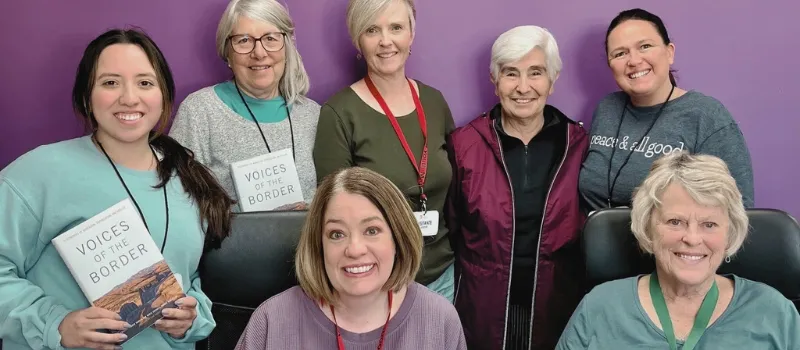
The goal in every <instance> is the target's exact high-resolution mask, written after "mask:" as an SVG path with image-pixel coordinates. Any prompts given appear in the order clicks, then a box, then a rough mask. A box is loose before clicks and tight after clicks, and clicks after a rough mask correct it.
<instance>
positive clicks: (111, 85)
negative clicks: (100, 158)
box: [91, 44, 164, 143]
mask: <svg viewBox="0 0 800 350" xmlns="http://www.w3.org/2000/svg"><path fill="white" fill-rule="evenodd" d="M163 110H164V102H163V93H162V91H161V86H160V84H159V80H158V79H157V77H156V72H155V69H154V68H153V65H152V63H151V62H150V60H149V59H148V58H147V55H146V54H145V52H144V50H142V48H140V47H139V46H137V45H133V44H114V45H110V46H108V47H106V48H105V49H104V50H103V52H102V53H101V54H100V57H99V58H98V60H97V67H96V69H95V77H94V87H93V88H92V93H91V111H92V114H93V116H94V118H95V120H97V138H98V140H99V141H100V142H122V143H136V142H142V141H143V140H144V141H145V142H146V140H147V138H148V135H149V133H150V131H151V130H153V128H154V127H155V125H156V124H157V123H158V121H159V119H160V118H161V117H162V112H163Z"/></svg>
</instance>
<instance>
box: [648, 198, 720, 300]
mask: <svg viewBox="0 0 800 350" xmlns="http://www.w3.org/2000/svg"><path fill="white" fill-rule="evenodd" d="M661 202H662V204H661V207H660V208H658V209H655V211H654V213H653V217H652V223H651V225H652V228H653V229H654V230H655V232H654V237H653V252H654V254H655V257H656V265H657V267H658V272H659V274H661V273H663V274H665V275H667V276H671V278H672V279H674V280H676V281H678V282H679V283H682V284H685V285H699V284H701V283H704V282H706V281H708V280H709V279H711V278H714V275H715V274H716V271H717V268H719V266H720V264H722V260H723V259H724V258H725V250H726V245H727V237H728V229H729V224H730V220H729V218H728V215H727V214H726V212H725V210H724V209H723V208H720V207H710V206H704V205H701V204H699V203H697V202H695V200H694V199H693V198H692V197H691V196H690V195H689V193H688V192H686V190H685V189H684V188H683V186H681V185H679V184H674V183H673V184H671V185H669V186H668V187H667V188H666V189H665V190H664V193H663V194H662V197H661Z"/></svg>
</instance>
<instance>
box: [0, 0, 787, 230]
mask: <svg viewBox="0 0 800 350" xmlns="http://www.w3.org/2000/svg"><path fill="white" fill-rule="evenodd" d="M285 1H287V2H288V3H289V9H290V12H291V13H292V15H293V17H294V19H295V21H296V23H297V27H298V29H297V40H298V46H299V48H300V52H301V54H302V55H303V58H304V60H305V63H306V67H307V69H308V71H309V74H310V75H311V84H312V90H311V94H310V95H311V97H312V98H314V99H316V100H317V101H319V102H323V101H324V100H325V99H326V98H327V97H328V96H330V95H331V94H332V93H333V92H335V91H336V90H338V89H340V88H341V87H343V86H346V85H347V84H349V83H350V82H352V81H353V80H355V79H356V78H357V77H358V76H359V74H360V72H361V70H362V68H361V67H360V64H359V62H358V61H356V60H355V50H354V49H353V48H352V45H351V44H350V40H349V38H348V36H347V31H346V28H345V24H344V11H345V3H346V1H345V0H285ZM226 3H227V2H226V1H225V0H170V1H163V0H137V1H90V0H72V1H55V2H54V1H50V0H26V1H2V2H0V13H2V14H3V15H2V16H3V17H5V18H3V21H0V33H2V34H0V44H1V45H0V47H2V49H3V64H2V65H0V77H2V78H3V83H4V85H3V88H2V93H1V94H0V168H1V167H4V166H5V165H7V164H8V163H9V162H11V161H12V160H13V159H14V158H16V157H18V156H19V155H21V154H22V153H24V152H26V151H28V150H30V149H32V148H34V147H36V146H37V145H40V144H44V143H49V142H54V141H58V140H63V139H66V138H70V137H74V136H77V135H79V134H80V131H81V128H80V124H79V123H78V121H77V119H76V118H75V117H73V115H72V112H71V107H70V96H69V95H70V89H71V84H72V79H73V75H74V72H75V68H76V66H77V63H78V61H79V59H80V55H81V53H82V50H83V48H84V47H85V45H86V44H87V43H88V41H89V40H90V39H91V38H93V37H94V36H96V35H97V34H99V33H100V32H101V31H103V30H105V29H107V28H110V27H114V26H123V25H137V26H140V27H142V28H144V29H145V30H146V31H147V32H148V33H149V34H150V35H151V36H153V37H154V39H155V40H156V42H157V43H158V44H159V45H160V46H161V48H162V50H163V51H164V53H165V55H166V56H167V59H168V60H169V62H170V63H171V65H172V69H173V72H174V74H175V76H176V81H177V85H178V100H179V101H180V100H181V99H183V97H185V96H186V95H187V94H188V93H190V92H192V91H194V90H196V89H198V88H200V87H203V86H206V85H210V84H213V83H215V82H218V81H220V80H221V79H224V78H226V77H227V76H228V74H227V70H226V67H225V66H224V65H223V64H222V62H221V61H220V60H219V59H218V58H217V57H216V56H215V54H214V52H215V51H214V32H215V30H216V25H217V22H218V20H219V16H220V14H221V12H222V10H223V9H224V8H225V5H226ZM467 3H468V4H469V5H465V4H467ZM642 3H643V2H642V1H633V0H609V1H590V0H584V1H576V0H565V1H561V2H555V1H554V2H538V1H536V2H534V1H529V0H495V1H464V0H435V1H434V0H418V5H417V6H418V31H417V38H416V40H415V42H414V46H413V47H414V54H413V55H412V56H411V59H410V62H409V75H410V76H413V77H415V78H418V79H420V80H422V81H424V82H426V83H428V84H431V85H433V86H434V87H436V88H438V89H440V90H441V91H442V92H443V93H444V95H445V97H447V99H448V101H449V103H450V106H451V108H452V110H453V113H454V115H455V118H456V121H457V123H458V124H459V125H462V124H464V123H465V122H467V121H468V120H469V119H471V118H472V117H474V116H476V115H477V114H478V113H480V112H481V111H483V110H484V109H486V108H487V107H489V106H491V105H492V104H493V103H494V99H493V98H494V95H493V94H492V86H491V84H490V83H489V76H488V64H489V49H490V47H491V44H492V41H493V40H494V38H496V37H497V35H499V34H500V33H501V32H503V31H505V30H506V29H509V28H511V27H512V26H516V25H522V24H537V25H541V26H544V27H547V28H549V29H550V30H551V31H552V32H553V34H554V35H555V37H556V39H557V40H558V42H559V45H560V48H561V53H562V57H563V60H564V71H563V72H562V74H561V78H560V80H559V81H558V82H557V83H556V92H555V94H554V95H553V96H552V97H551V98H550V102H551V103H552V104H554V105H556V106H558V107H559V108H560V109H562V110H563V111H564V112H566V113H567V114H568V115H571V116H573V117H574V118H576V119H580V120H583V121H586V122H588V121H589V119H590V118H591V110H592V109H593V107H594V104H595V103H596V102H597V101H598V100H599V99H600V98H601V97H602V96H603V95H605V94H606V93H608V92H610V91H613V90H614V89H615V88H616V86H615V84H614V82H613V80H612V78H611V74H610V72H609V71H608V69H607V67H606V65H605V60H604V53H603V35H604V33H605V28H606V26H607V24H608V22H609V21H610V20H611V18H613V16H614V15H615V14H616V13H617V12H619V11H620V10H622V9H626V8H629V7H633V6H645V5H643V4H642ZM715 4H718V2H707V1H705V2H693V3H692V4H691V5H690V3H689V1H688V0H680V1H658V2H655V1H654V2H648V4H647V5H646V6H647V7H646V8H648V9H649V10H651V11H653V12H655V13H656V14H659V15H660V16H661V17H662V18H663V19H664V20H665V21H666V23H667V26H668V28H669V30H670V35H671V36H672V39H673V41H674V42H675V43H676V46H677V49H676V62H675V66H674V68H676V69H678V74H677V76H678V82H679V84H680V85H681V86H682V87H684V88H689V89H697V90H699V91H702V92H704V93H706V94H709V95H712V96H714V97H716V98H718V99H720V100H721V101H722V102H723V103H724V104H725V105H726V106H727V107H728V108H729V109H730V110H731V112H732V113H733V115H734V117H735V118H736V120H737V121H738V122H739V124H740V126H741V128H742V130H743V131H744V134H745V137H746V138H747V142H748V145H749V147H750V152H751V154H752V157H753V164H754V168H755V181H756V188H755V192H756V205H758V206H761V207H773V208H779V209H783V210H786V211H788V212H790V213H791V214H793V215H795V216H797V217H800V189H799V188H800V186H797V185H796V183H795V182H794V181H792V180H791V178H792V177H793V176H797V175H795V174H800V158H798V157H797V152H798V151H800V138H797V137H796V135H797V134H798V132H800V120H799V119H798V116H796V112H794V111H796V105H795V104H792V103H791V102H790V96H792V97H796V96H800V87H798V85H797V84H796V80H797V77H798V76H799V75H798V69H797V65H796V62H795V60H796V58H797V57H798V56H800V46H798V45H797V41H796V38H795V35H794V33H798V32H800V22H798V21H797V20H796V18H795V16H794V15H793V14H794V12H795V11H792V8H794V7H793V6H792V5H791V2H790V1H789V0H774V1H769V2H767V1H764V2H761V3H760V4H759V5H756V4H755V1H752V0H750V1H745V0H742V1H735V2H725V8H720V7H716V6H715ZM456 11H459V12H461V13H463V14H461V15H458V16H457V15H455V12H456ZM792 150H794V151H792Z"/></svg>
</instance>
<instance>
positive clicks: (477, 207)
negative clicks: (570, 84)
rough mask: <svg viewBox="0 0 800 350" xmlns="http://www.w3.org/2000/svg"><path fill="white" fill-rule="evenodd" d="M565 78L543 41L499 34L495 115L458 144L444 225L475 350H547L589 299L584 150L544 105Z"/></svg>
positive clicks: (514, 32) (515, 32)
mask: <svg viewBox="0 0 800 350" xmlns="http://www.w3.org/2000/svg"><path fill="white" fill-rule="evenodd" d="M561 67H562V63H561V58H560V57H559V53H558V44H557V43H556V40H555V38H553V36H552V34H550V33H549V32H548V31H547V30H546V29H544V28H541V27H537V26H521V27H516V28H513V29H511V30H509V31H507V32H505V33H503V34H502V35H500V37H498V38H497V40H496V41H495V43H494V45H493V46H492V59H491V66H490V73H491V80H492V82H493V83H494V85H495V94H496V95H497V97H498V98H499V100H500V101H499V103H498V104H496V105H495V106H494V107H493V108H492V109H491V110H489V111H488V112H486V113H484V114H483V115H481V116H479V117H478V118H476V119H474V120H473V121H472V122H470V123H469V124H467V125H466V126H463V127H461V128H459V129H457V130H456V131H454V132H453V133H452V135H451V140H450V144H451V145H452V148H453V149H452V151H451V154H452V157H451V159H452V163H453V172H454V175H453V181H452V187H451V190H450V195H449V196H448V201H447V203H448V205H447V208H448V213H447V224H448V226H449V227H450V230H451V233H450V234H451V236H452V241H453V242H454V246H455V251H456V253H457V254H456V258H457V260H456V261H457V264H456V265H457V269H456V270H457V271H458V276H459V278H458V287H457V295H458V298H457V299H456V303H455V305H456V309H457V310H458V312H459V315H460V316H461V321H462V322H463V325H464V333H465V334H466V338H467V344H469V348H470V349H492V350H495V349H552V348H553V347H554V346H555V343H556V342H557V341H558V335H559V334H561V331H562V330H563V329H564V325H566V323H567V320H568V319H569V316H570V315H571V314H572V311H574V309H575V306H576V305H577V304H578V302H579V301H580V297H581V295H582V293H581V292H582V283H581V280H582V277H583V272H582V263H581V254H580V250H579V246H578V242H579V241H578V234H579V232H580V230H581V227H582V226H583V220H584V218H585V216H584V215H583V213H582V212H581V211H580V209H579V208H580V207H579V195H578V171H579V170H580V164H581V161H582V160H583V157H584V154H585V153H586V146H587V143H588V138H587V136H586V131H585V130H584V129H583V126H582V125H581V124H580V123H576V122H574V121H572V120H570V119H569V118H568V117H567V116H566V115H564V114H563V113H561V111H559V110H558V109H556V108H555V107H553V106H550V105H548V104H547V98H548V96H550V94H551V93H552V92H553V85H554V84H555V82H556V79H558V75H559V73H560V72H561ZM487 193H491V195H486V194H487ZM534 281H536V285H535V286H534Z"/></svg>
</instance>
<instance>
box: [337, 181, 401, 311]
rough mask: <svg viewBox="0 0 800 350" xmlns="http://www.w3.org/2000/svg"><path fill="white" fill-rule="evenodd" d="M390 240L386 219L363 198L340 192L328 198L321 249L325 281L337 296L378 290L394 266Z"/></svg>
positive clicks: (356, 294)
mask: <svg viewBox="0 0 800 350" xmlns="http://www.w3.org/2000/svg"><path fill="white" fill-rule="evenodd" d="M392 237H393V236H392V230H391V228H390V227H389V224H388V223H387V221H386V218H384V216H383V214H382V213H381V211H380V210H378V208H377V207H376V206H375V205H373V204H372V202H370V200H369V199H367V198H366V197H364V196H362V195H357V194H351V193H346V192H339V193H337V194H335V195H334V196H333V197H332V198H331V200H330V202H329V203H328V206H327V211H326V213H325V217H324V228H323V235H322V250H323V253H324V260H325V271H326V273H327V275H328V279H329V280H330V282H331V285H332V286H333V288H334V290H336V292H337V293H338V294H339V296H340V297H358V296H366V295H370V294H373V293H378V292H380V291H381V288H382V287H383V286H384V285H385V284H386V281H387V280H388V279H389V276H390V275H391V273H392V269H393V267H394V259H395V254H396V252H395V244H394V239H393V238H392Z"/></svg>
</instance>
